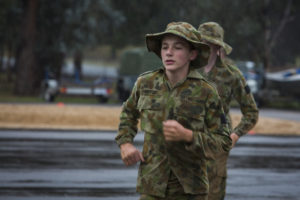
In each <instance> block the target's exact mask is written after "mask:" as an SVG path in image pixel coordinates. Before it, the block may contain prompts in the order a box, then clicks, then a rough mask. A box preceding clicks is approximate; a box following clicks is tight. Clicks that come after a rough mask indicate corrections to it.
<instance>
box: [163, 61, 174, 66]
mask: <svg viewBox="0 0 300 200" xmlns="http://www.w3.org/2000/svg"><path fill="white" fill-rule="evenodd" d="M174 63H175V61H174V60H165V64H166V65H172V64H174Z"/></svg>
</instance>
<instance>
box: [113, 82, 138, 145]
mask: <svg viewBox="0 0 300 200" xmlns="http://www.w3.org/2000/svg"><path fill="white" fill-rule="evenodd" d="M138 81H139V79H138V80H137V81H136V83H135V85H134V87H133V89H132V92H131V94H130V96H129V98H128V99H127V101H125V102H124V103H123V107H122V111H121V114H120V123H119V128H118V135H117V136H116V137H115V140H116V142H117V144H118V145H119V146H120V145H121V144H124V143H132V142H133V139H134V137H135V135H136V134H137V129H138V127H137V124H138V119H139V116H140V115H139V111H138V109H137V102H138V99H139V90H138Z"/></svg>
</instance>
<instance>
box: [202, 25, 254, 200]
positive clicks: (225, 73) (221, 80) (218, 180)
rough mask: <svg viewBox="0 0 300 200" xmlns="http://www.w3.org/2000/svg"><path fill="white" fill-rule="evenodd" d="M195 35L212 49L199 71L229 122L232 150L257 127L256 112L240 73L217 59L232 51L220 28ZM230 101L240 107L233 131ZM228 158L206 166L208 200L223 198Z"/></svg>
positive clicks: (207, 29)
mask: <svg viewBox="0 0 300 200" xmlns="http://www.w3.org/2000/svg"><path fill="white" fill-rule="evenodd" d="M198 31H199V32H200V34H201V41H203V42H205V43H206V44H208V45H209V46H210V49H211V51H210V52H211V53H210V56H209V61H208V64H207V65H206V66H204V67H202V68H200V69H199V70H200V72H201V74H202V75H203V76H204V77H205V78H206V79H207V80H208V81H211V82H212V83H213V84H215V87H216V88H217V90H218V92H219V95H220V97H221V100H222V105H223V109H224V112H225V114H226V118H227V120H228V121H229V122H230V128H231V134H230V137H231V139H232V147H233V146H234V145H235V143H236V142H237V140H238V139H239V137H241V136H243V135H245V134H246V133H247V132H248V131H249V130H250V129H251V128H253V127H254V125H255V124H256V122H257V120H258V109H257V106H256V104H255V101H254V98H253V95H252V94H251V92H250V89H249V87H248V86H247V84H246V80H245V78H244V77H243V75H242V73H241V72H240V70H239V69H238V68H237V67H236V66H234V65H232V64H230V63H229V62H222V60H221V59H220V57H218V54H220V53H221V52H220V50H221V51H222V50H224V51H225V53H226V54H229V53H230V52H231V50H232V48H231V47H230V46H229V45H228V44H226V43H224V42H223V37H224V30H223V28H222V27H221V26H220V25H219V24H218V23H215V22H207V23H203V24H201V25H200V26H199V29H198ZM233 99H235V100H236V101H237V102H238V103H239V105H240V109H241V112H242V115H243V116H242V119H241V121H240V122H239V124H238V125H237V126H236V127H235V128H234V129H232V125H231V119H230V116H229V109H230V103H231V101H232V100H233ZM227 158H228V154H227V153H224V154H223V155H221V156H220V157H219V158H217V162H215V161H212V162H210V164H209V167H208V170H209V171H208V175H209V198H208V199H209V200H219V199H224V197H225V189H226V176H227V172H226V163H227Z"/></svg>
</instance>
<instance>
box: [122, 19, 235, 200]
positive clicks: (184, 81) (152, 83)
mask: <svg viewBox="0 0 300 200" xmlns="http://www.w3.org/2000/svg"><path fill="white" fill-rule="evenodd" d="M146 44H147V48H148V50H149V51H152V52H154V53H155V54H156V55H157V56H159V58H161V60H162V63H163V67H162V68H160V69H157V70H154V71H152V72H147V73H144V74H142V75H140V76H139V78H138V79H137V81H136V83H135V85H134V88H133V90H132V93H131V95H130V97H129V98H128V99H127V101H126V102H125V103H124V104H123V108H122V112H121V115H120V124H119V131H118V135H117V136H116V141H117V144H118V145H119V147H120V151H121V158H122V160H123V162H124V163H125V164H126V165H127V166H129V165H133V164H136V163H137V162H140V161H141V162H140V167H139V172H138V180H137V191H138V192H139V193H141V197H140V200H154V199H155V200H156V199H172V200H176V199H180V200H185V199H195V200H196V199H197V200H202V199H207V194H208V178H207V164H206V163H207V159H214V158H215V157H216V154H217V153H220V152H221V153H223V152H228V151H229V149H230V147H231V139H230V137H229V132H228V131H229V130H228V128H227V124H226V123H225V116H224V112H223V110H222V106H221V101H220V98H219V96H218V95H217V91H216V90H215V89H214V88H213V86H211V85H210V84H209V83H208V82H207V81H205V80H204V79H203V77H202V76H201V75H200V73H199V72H197V70H196V69H195V67H198V66H200V65H202V64H201V60H200V59H199V56H198V52H199V51H207V52H209V48H208V46H206V45H204V44H203V43H201V42H200V41H199V33H198V32H197V29H195V28H194V27H193V26H192V25H190V24H188V23H186V22H172V23H170V24H168V26H167V28H166V30H165V31H164V32H161V33H156V34H147V35H146ZM203 61H205V60H203ZM205 63H207V60H206V61H205ZM138 119H140V120H141V121H140V125H141V129H142V131H144V134H145V135H144V145H143V151H142V153H141V152H140V151H139V150H138V149H137V148H136V147H135V146H134V145H133V139H134V137H135V135H136V134H137V124H138Z"/></svg>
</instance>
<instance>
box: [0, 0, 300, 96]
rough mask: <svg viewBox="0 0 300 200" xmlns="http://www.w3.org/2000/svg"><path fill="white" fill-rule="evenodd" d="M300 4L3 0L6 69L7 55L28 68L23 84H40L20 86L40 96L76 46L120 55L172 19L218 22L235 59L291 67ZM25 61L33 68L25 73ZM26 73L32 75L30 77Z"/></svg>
mask: <svg viewBox="0 0 300 200" xmlns="http://www.w3.org/2000/svg"><path fill="white" fill-rule="evenodd" d="M29 2H35V3H36V4H37V5H36V6H37V13H36V18H35V19H36V20H33V21H32V23H34V27H35V28H36V30H35V31H36V32H32V34H33V35H34V37H33V38H32V39H34V40H35V42H34V43H30V44H31V45H33V47H31V49H32V51H33V53H30V51H31V50H30V49H28V46H26V44H28V43H27V42H30V41H31V40H30V39H29V38H27V39H26V37H25V36H26V34H25V33H27V32H26V30H27V31H30V27H28V24H27V26H26V23H25V19H26V14H27V12H28V11H29V12H30V10H29V9H28V4H29ZM299 7H300V3H299V1H295V0H287V1H282V0H272V1H271V0H246V1H240V0H189V1H185V0H176V1H173V0H164V1H160V0H144V1H139V0H63V1H48V0H39V1H35V0H2V1H0V42H1V43H0V44H1V45H0V66H1V65H3V64H4V57H5V56H6V57H13V58H15V59H16V68H15V69H16V70H17V72H18V71H19V72H20V73H17V77H16V79H15V80H16V81H19V82H20V83H18V84H16V87H17V88H18V87H21V86H23V85H25V84H27V82H31V81H32V83H30V84H28V87H24V88H23V90H28V91H23V92H21V90H16V91H19V94H32V93H34V92H36V91H37V90H38V87H39V83H40V82H41V80H42V79H43V76H44V73H45V72H47V71H52V72H53V73H54V74H56V76H57V77H59V76H60V68H61V66H62V65H63V60H64V58H65V57H66V56H72V55H73V54H74V52H75V51H78V50H79V51H82V50H83V49H85V48H92V47H98V46H100V45H109V46H111V57H112V58H113V59H116V51H117V49H120V48H122V47H125V46H128V45H135V46H144V45H145V43H144V36H145V34H146V33H154V32H158V31H162V30H163V29H164V28H165V26H166V25H167V24H168V23H169V22H171V21H187V22H189V23H191V24H192V25H194V26H195V27H198V26H199V24H201V23H203V22H206V21H216V22H218V23H220V24H221V25H222V26H223V27H224V29H225V41H226V42H227V43H229V44H230V45H231V46H232V47H233V48H234V50H233V53H232V55H231V56H232V57H233V58H234V59H238V60H254V61H259V62H264V63H265V67H268V66H270V67H273V66H276V65H285V64H287V63H293V62H294V60H295V58H296V57H297V56H298V57H299V52H300V49H299V48H300V47H299V45H297V44H298V41H299V37H298V36H299V34H300V28H299V26H298V19H299V18H300V15H299ZM28 28H29V29H28ZM282 38H284V39H282ZM26 40H27V42H26ZM26 48H27V49H26ZM24 51H27V53H25V54H24ZM22 53H23V54H22ZM21 55H23V57H22V56H21ZM24 55H30V56H25V57H24ZM21 58H23V59H24V60H20V59H21ZM29 61H30V62H29ZM34 65H36V66H34ZM25 66H27V67H28V69H26V70H24V71H22V69H24V68H25ZM1 69H2V67H1ZM26 71H31V73H28V75H24V73H25V72H26ZM22 74H23V76H22ZM29 76H30V77H29ZM24 77H25V78H24ZM25 81H26V82H25Z"/></svg>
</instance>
